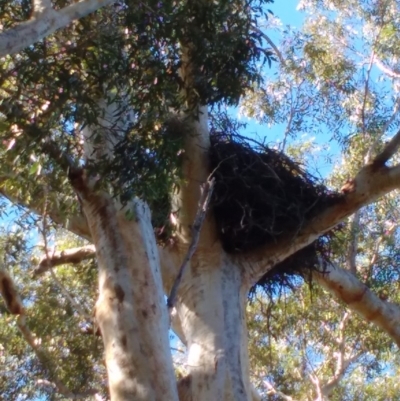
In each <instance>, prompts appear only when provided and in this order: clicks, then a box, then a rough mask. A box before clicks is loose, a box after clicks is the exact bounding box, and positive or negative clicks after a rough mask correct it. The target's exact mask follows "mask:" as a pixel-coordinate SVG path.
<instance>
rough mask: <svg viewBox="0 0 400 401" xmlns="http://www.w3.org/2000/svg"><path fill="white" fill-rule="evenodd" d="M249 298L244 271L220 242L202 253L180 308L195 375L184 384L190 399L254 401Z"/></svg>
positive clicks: (181, 292)
mask: <svg viewBox="0 0 400 401" xmlns="http://www.w3.org/2000/svg"><path fill="white" fill-rule="evenodd" d="M246 299H247V289H246V288H244V286H243V280H242V274H241V271H240V270H239V268H238V266H236V265H234V264H233V263H232V262H231V261H230V259H229V258H228V257H227V256H226V255H225V254H224V252H223V251H222V249H221V247H220V245H219V243H215V245H214V246H213V247H211V248H203V249H201V248H200V249H198V251H197V252H196V254H195V255H194V257H193V258H192V260H191V262H190V266H189V268H188V270H187V271H186V273H185V276H184V279H183V282H182V284H181V286H180V289H179V293H178V304H177V305H176V310H177V315H178V318H179V321H180V326H181V330H182V334H181V335H183V340H184V341H185V343H186V345H187V347H188V361H187V368H188V370H189V373H190V375H189V378H188V379H186V380H185V381H184V385H185V386H186V387H187V388H186V389H185V393H186V394H187V395H188V396H187V397H188V398H187V399H188V400H193V401H208V400H224V401H248V400H251V399H252V389H251V386H250V381H249V364H248V354H247V327H246V319H245V305H246ZM181 393H182V389H181ZM185 399H186V398H185ZM181 401H182V399H181Z"/></svg>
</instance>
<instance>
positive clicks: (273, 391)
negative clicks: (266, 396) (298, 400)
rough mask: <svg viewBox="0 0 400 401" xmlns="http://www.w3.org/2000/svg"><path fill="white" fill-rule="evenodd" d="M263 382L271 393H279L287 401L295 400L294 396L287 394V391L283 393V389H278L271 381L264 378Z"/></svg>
mask: <svg viewBox="0 0 400 401" xmlns="http://www.w3.org/2000/svg"><path fill="white" fill-rule="evenodd" d="M263 384H264V386H265V388H266V389H267V390H268V392H269V393H272V394H275V395H278V396H279V397H281V398H282V399H284V400H285V401H295V399H294V398H292V397H290V396H289V395H286V394H285V393H282V391H279V390H277V389H276V388H275V387H274V386H273V385H272V384H271V383H270V382H269V381H267V380H263Z"/></svg>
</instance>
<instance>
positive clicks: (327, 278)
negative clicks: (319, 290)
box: [313, 265, 400, 347]
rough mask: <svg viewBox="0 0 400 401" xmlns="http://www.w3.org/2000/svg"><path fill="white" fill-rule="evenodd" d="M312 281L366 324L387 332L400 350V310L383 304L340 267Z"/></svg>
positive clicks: (317, 276) (317, 275) (319, 275)
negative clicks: (371, 324)
mask: <svg viewBox="0 0 400 401" xmlns="http://www.w3.org/2000/svg"><path fill="white" fill-rule="evenodd" d="M313 280H315V281H316V282H317V283H319V284H320V285H321V286H322V287H324V288H325V289H326V290H328V291H329V292H330V293H331V294H333V295H335V296H336V297H337V298H338V299H340V300H341V301H342V302H344V303H345V304H347V305H348V307H349V308H350V309H351V310H353V311H355V312H357V313H358V314H359V315H360V316H361V317H363V318H364V319H365V320H367V321H369V322H371V323H373V324H374V325H376V326H378V327H379V328H381V329H382V330H384V331H385V332H386V333H387V334H388V335H389V336H390V337H391V338H392V339H393V341H394V342H395V343H396V344H397V346H399V347H400V306H399V305H397V304H393V303H390V302H387V301H383V300H381V299H380V298H379V297H378V296H377V295H375V294H374V293H373V292H372V291H371V290H370V289H369V288H368V287H367V286H366V285H365V284H363V283H362V282H361V281H359V280H358V278H357V277H356V276H354V275H353V274H352V273H350V272H348V271H347V270H344V269H341V268H339V267H338V266H332V265H331V266H327V268H326V273H318V272H313Z"/></svg>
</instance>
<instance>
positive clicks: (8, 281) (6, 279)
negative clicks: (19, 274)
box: [0, 266, 97, 400]
mask: <svg viewBox="0 0 400 401" xmlns="http://www.w3.org/2000/svg"><path fill="white" fill-rule="evenodd" d="M0 293H1V295H2V297H3V299H4V302H5V304H6V307H7V309H8V311H9V312H10V313H11V314H13V315H17V316H18V318H17V326H18V328H19V330H20V332H21V334H22V336H23V337H24V339H25V341H26V342H27V343H28V344H29V345H30V346H31V348H32V350H33V351H34V353H35V354H36V356H37V358H38V359H39V361H40V363H41V364H42V365H43V367H44V368H45V369H46V370H47V371H48V372H49V374H50V376H51V377H52V380H53V383H54V385H55V387H56V389H57V391H58V392H59V393H60V394H62V395H63V396H64V397H67V398H69V399H72V400H77V399H81V398H84V397H83V396H82V395H81V394H75V393H73V392H71V391H70V390H68V389H67V388H66V387H65V385H64V384H63V383H62V382H61V381H60V380H58V379H57V376H56V369H55V368H54V366H53V365H52V363H51V358H50V357H49V355H47V353H46V351H45V350H44V349H43V348H41V347H40V346H39V345H38V341H37V340H36V338H35V336H34V335H33V333H32V332H31V331H30V329H29V327H28V326H27V324H26V316H25V309H24V307H23V305H22V301H21V297H20V295H19V293H18V290H17V286H16V285H15V283H14V280H13V279H12V277H11V276H10V274H9V273H8V272H7V270H6V269H5V268H4V267H3V266H0ZM96 393H97V391H93V392H92V393H91V395H94V394H96ZM86 397H87V395H86Z"/></svg>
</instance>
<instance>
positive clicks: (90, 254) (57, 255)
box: [33, 245, 96, 277]
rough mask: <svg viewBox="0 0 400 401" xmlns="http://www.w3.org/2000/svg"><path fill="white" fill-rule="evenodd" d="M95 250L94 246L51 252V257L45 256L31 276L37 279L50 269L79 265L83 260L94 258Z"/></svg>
mask: <svg viewBox="0 0 400 401" xmlns="http://www.w3.org/2000/svg"><path fill="white" fill-rule="evenodd" d="M95 256H96V249H95V247H94V245H86V246H82V247H79V248H71V249H66V250H64V251H58V252H52V253H51V255H48V256H47V255H45V256H43V258H42V259H41V261H40V262H39V264H38V265H37V267H36V268H35V269H34V270H33V276H34V277H38V276H40V275H41V274H43V273H45V272H47V271H48V270H50V269H51V268H53V267H55V266H59V265H64V264H68V263H73V264H75V263H80V262H82V261H83V260H86V259H90V258H94V257H95Z"/></svg>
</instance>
